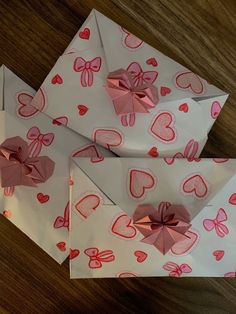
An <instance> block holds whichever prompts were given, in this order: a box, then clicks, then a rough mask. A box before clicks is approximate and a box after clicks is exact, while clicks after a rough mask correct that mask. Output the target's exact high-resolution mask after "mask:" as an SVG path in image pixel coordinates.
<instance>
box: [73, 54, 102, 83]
mask: <svg viewBox="0 0 236 314" xmlns="http://www.w3.org/2000/svg"><path fill="white" fill-rule="evenodd" d="M101 63H102V59H101V58H100V57H96V58H94V59H92V60H91V61H86V60H84V59H83V58H82V57H78V58H76V59H75V62H74V71H75V72H82V73H81V77H80V82H81V85H82V86H83V87H87V86H89V87H90V86H92V85H93V79H94V77H93V72H98V71H99V70H100V68H101Z"/></svg>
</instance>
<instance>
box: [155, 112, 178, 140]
mask: <svg viewBox="0 0 236 314" xmlns="http://www.w3.org/2000/svg"><path fill="white" fill-rule="evenodd" d="M159 120H160V121H159ZM166 120H168V121H166ZM158 123H159V125H158ZM160 123H161V124H163V123H164V124H163V126H162V125H161V124H160ZM174 123H175V118H174V115H173V113H171V112H169V111H161V112H158V114H157V115H156V116H155V117H154V120H153V121H152V122H151V126H150V128H149V132H150V133H151V135H152V136H154V137H155V138H157V139H158V140H159V141H161V142H164V143H172V142H174V141H175V140H176V137H177V135H176V133H177V132H176V130H175V128H174ZM159 126H161V127H162V129H161V130H159V129H158V127H159ZM163 129H164V134H163ZM160 133H162V134H160Z"/></svg>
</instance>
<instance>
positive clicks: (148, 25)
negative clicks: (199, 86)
mask: <svg viewBox="0 0 236 314" xmlns="http://www.w3.org/2000/svg"><path fill="white" fill-rule="evenodd" d="M92 8H96V9H97V10H99V11H101V12H102V13H104V14H105V15H107V16H108V17H110V18H111V19H113V20H114V21H116V22H117V23H119V24H121V25H122V26H124V27H125V28H127V29H129V30H130V31H131V32H133V33H134V34H135V35H137V36H138V37H140V38H141V39H144V40H145V41H146V42H147V43H149V44H151V45H152V46H154V47H155V48H157V49H159V50H160V51H162V52H163V53H165V54H166V55H168V56H169V57H171V58H173V59H175V60H176V61H178V62H180V63H182V64H183V65H185V66H187V67H188V68H190V69H192V70H193V71H194V72H196V73H198V74H199V75H200V76H202V77H204V78H205V79H207V80H208V81H209V82H211V83H213V84H214V85H217V86H218V87H219V88H221V89H223V90H225V91H227V92H229V93H230V94H231V96H230V98H229V100H228V101H227V103H226V105H225V107H224V109H223V111H222V113H221V115H220V117H219V118H218V120H217V122H216V123H215V125H214V127H213V129H212V131H211V132H210V135H209V140H208V143H207V145H206V147H205V149H204V152H203V154H202V155H203V156H205V157H212V156H214V157H224V156H228V157H231V158H235V157H236V122H235V121H236V53H235V51H236V18H235V16H236V1H235V0H222V1H219V0H192V1H188V0H185V1H184V0H161V1H158V0H142V1H141V0H140V1H139V0H110V1H109V0H83V1H79V0H77V1H76V0H64V1H63V0H58V1H55V0H48V1H46V0H44V1H42V0H28V1H26V0H25V1H23V0H8V1H6V0H0V21H1V32H0V46H1V54H0V58H1V59H0V63H4V64H5V65H6V66H7V67H9V68H10V69H11V70H12V71H13V72H15V73H16V74H17V75H18V76H19V77H21V78H22V79H23V80H24V81H26V82H27V83H28V84H30V85H31V86H32V87H34V88H35V89H37V88H38V87H39V86H40V85H41V83H42V81H43V79H44V78H45V77H46V75H47V74H48V72H49V71H50V69H51V68H52V66H53V64H54V63H55V61H56V60H57V58H58V57H59V56H60V54H61V53H62V52H63V51H64V49H65V48H66V46H67V45H68V44H69V42H70V40H71V39H72V37H73V36H74V34H75V33H76V32H77V30H78V28H79V27H80V26H81V24H82V23H83V21H84V20H85V18H86V17H87V15H88V14H89V12H90V10H91V9H92ZM0 313H1V314H2V313H3V314H4V313H14V314H15V313H30V314H31V313H33V314H34V313H213V314H215V313H216V314H217V313H236V279H234V278H232V279H224V278H222V279H212V278H183V279H172V278H132V279H99V280H98V279H97V280H92V279H91V280H69V272H68V262H65V263H64V265H63V266H59V265H57V263H56V262H54V261H53V260H52V259H51V258H50V257H48V256H47V255H46V253H44V252H43V251H42V250H41V249H40V248H38V247H37V246H36V245H35V244H34V243H33V242H31V241H30V240H29V239H28V238H27V237H26V236H25V235H24V234H23V233H21V232H20V231H19V230H18V229H17V228H16V227H14V226H13V225H12V224H11V223H10V222H9V221H7V220H6V219H4V218H3V217H0Z"/></svg>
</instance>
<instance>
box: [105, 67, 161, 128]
mask: <svg viewBox="0 0 236 314" xmlns="http://www.w3.org/2000/svg"><path fill="white" fill-rule="evenodd" d="M105 88H106V90H107V92H108V94H109V96H110V97H111V99H112V102H113V105H114V108H115V112H116V114H117V115H121V123H122V124H123V125H124V126H126V125H127V121H126V120H124V116H125V117H127V115H128V114H130V115H131V117H130V122H131V123H130V125H131V126H132V125H133V124H134V120H135V116H134V114H135V113H136V112H139V113H147V112H149V109H152V108H154V107H155V106H156V104H157V102H158V92H157V88H156V87H155V86H153V85H151V84H147V83H145V84H143V85H140V86H135V85H134V81H133V79H132V76H131V74H130V73H129V72H128V71H126V70H123V69H119V70H117V71H114V72H111V73H109V75H108V77H107V85H106V87H105Z"/></svg>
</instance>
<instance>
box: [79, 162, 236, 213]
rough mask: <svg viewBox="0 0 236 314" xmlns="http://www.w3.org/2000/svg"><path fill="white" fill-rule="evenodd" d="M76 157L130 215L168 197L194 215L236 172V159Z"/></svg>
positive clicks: (109, 196) (85, 169)
mask: <svg viewBox="0 0 236 314" xmlns="http://www.w3.org/2000/svg"><path fill="white" fill-rule="evenodd" d="M74 161H75V162H76V163H77V165H78V166H79V167H80V168H81V169H82V171H83V172H84V173H86V174H87V176H88V177H89V178H90V179H91V180H92V181H93V183H94V184H96V185H97V186H98V187H99V188H100V189H101V191H102V192H103V193H104V194H106V195H107V197H108V198H109V199H111V200H112V201H113V202H114V204H116V205H118V206H120V208H121V209H122V210H124V211H125V212H126V213H128V214H129V215H131V216H132V214H133V213H134V211H135V209H136V207H137V205H139V204H145V203H152V204H153V205H156V204H158V203H160V202H162V201H166V202H170V203H172V204H181V205H183V206H185V207H186V208H187V210H188V211H189V212H190V214H191V217H192V218H193V217H194V216H196V215H197V214H198V213H199V212H200V210H201V209H202V208H203V207H205V206H206V205H208V206H210V200H211V199H212V198H213V197H214V196H215V195H216V194H217V193H218V192H219V191H220V190H221V189H222V188H223V187H224V186H225V184H227V182H228V181H229V180H230V179H231V178H232V177H233V176H234V175H235V174H236V160H229V161H227V162H215V161H213V160H212V159H202V160H201V161H200V162H195V161H193V162H188V161H187V160H186V159H176V160H175V161H174V163H173V164H172V165H168V164H167V163H166V162H165V161H164V160H163V159H155V160H154V159H151V160H150V159H145V158H144V159H142V158H135V159H129V158H119V159H118V158H105V160H104V161H102V162H100V163H98V164H92V163H91V162H89V160H86V159H84V158H80V159H74ZM219 161H220V160H219ZM107 174H109V175H107Z"/></svg>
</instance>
